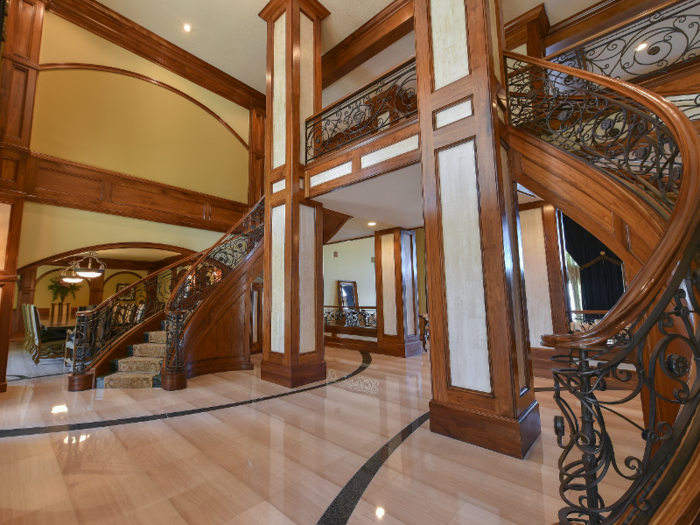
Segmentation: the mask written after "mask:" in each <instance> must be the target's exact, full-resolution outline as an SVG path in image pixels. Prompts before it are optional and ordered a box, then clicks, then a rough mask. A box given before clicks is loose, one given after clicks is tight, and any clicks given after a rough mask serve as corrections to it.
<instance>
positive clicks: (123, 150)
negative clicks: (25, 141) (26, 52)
mask: <svg viewBox="0 0 700 525" xmlns="http://www.w3.org/2000/svg"><path fill="white" fill-rule="evenodd" d="M31 149H32V150H33V151H37V152H39V153H44V154H46V155H51V156H53V157H58V158H60V159H66V160H71V161H74V162H78V163H81V164H87V165H88V166H94V167H97V168H103V169H106V170H111V171H116V172H118V173H124V174H126V175H132V176H134V177H140V178H143V179H146V180H151V181H155V182H160V183H163V184H169V185H172V186H176V187H179V188H185V189H188V190H192V191H197V192H200V193H206V194H208V195H214V196H216V197H222V198H225V199H231V200H236V201H239V202H246V203H247V202H248V160H249V159H248V150H247V149H246V148H245V146H243V144H241V142H240V141H239V140H238V139H236V137H234V135H233V134H232V133H231V132H230V131H228V130H227V129H226V128H225V127H224V126H222V125H221V123H220V122H218V121H217V120H215V119H213V118H212V117H211V115H209V114H208V113H206V112H205V111H203V110H202V109H201V108H200V107H198V106H197V105H195V104H193V103H192V102H190V101H188V100H186V99H184V98H182V97H180V96H179V95H176V94H175V93H172V92H170V91H168V90H165V89H162V88H160V87H158V86H156V85H154V84H151V83H149V82H143V81H141V80H138V79H135V78H131V77H126V76H122V75H115V74H112V73H105V72H100V71H82V70H81V71H74V70H53V71H44V72H41V73H39V80H38V84H37V90H36V99H35V104H34V119H33V122H32V138H31Z"/></svg>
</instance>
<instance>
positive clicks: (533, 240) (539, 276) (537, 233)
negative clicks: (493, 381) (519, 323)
mask: <svg viewBox="0 0 700 525" xmlns="http://www.w3.org/2000/svg"><path fill="white" fill-rule="evenodd" d="M520 232H521V233H520V234H521V236H522V242H523V263H522V264H523V272H524V273H525V297H526V298H527V317H528V326H529V328H530V345H531V346H542V336H543V335H544V334H552V333H554V328H552V305H551V303H550V302H549V275H548V274H547V252H546V250H545V246H544V224H543V222H542V209H541V208H536V209H534V210H527V211H521V212H520Z"/></svg>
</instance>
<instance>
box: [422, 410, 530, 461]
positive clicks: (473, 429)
mask: <svg viewBox="0 0 700 525" xmlns="http://www.w3.org/2000/svg"><path fill="white" fill-rule="evenodd" d="M430 430H431V431H432V432H435V433H437V434H442V435H443V436H447V437H451V438H453V439H458V440H460V441H464V442H465V443H471V444H472V445H476V446H478V447H482V448H486V449H489V450H493V451H495V452H499V453H501V454H506V455H507V456H511V457H514V458H518V459H523V458H524V457H525V456H527V453H528V452H529V451H530V449H531V448H532V446H533V445H534V444H535V442H536V441H537V438H538V437H539V436H540V434H541V433H542V426H541V423H540V409H539V404H538V403H537V401H533V403H532V405H530V407H529V408H528V409H527V410H526V411H525V412H524V413H523V415H522V416H521V417H520V418H519V419H510V418H505V417H500V416H494V415H491V414H484V413H481V412H472V411H469V410H465V409H462V408H459V407H456V406H454V405H443V404H441V403H438V402H436V401H434V400H433V401H431V402H430Z"/></svg>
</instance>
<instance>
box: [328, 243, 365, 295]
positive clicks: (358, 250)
mask: <svg viewBox="0 0 700 525" xmlns="http://www.w3.org/2000/svg"><path fill="white" fill-rule="evenodd" d="M333 252H338V257H333ZM373 257H374V237H369V238H367V239H358V240H355V241H347V242H339V243H335V244H326V245H325V246H324V247H323V283H324V284H323V286H324V293H323V304H324V305H328V306H339V305H340V301H339V300H338V281H355V282H356V283H357V298H358V301H359V302H360V306H376V305H377V287H376V283H375V266H374V263H373V262H372V258H373Z"/></svg>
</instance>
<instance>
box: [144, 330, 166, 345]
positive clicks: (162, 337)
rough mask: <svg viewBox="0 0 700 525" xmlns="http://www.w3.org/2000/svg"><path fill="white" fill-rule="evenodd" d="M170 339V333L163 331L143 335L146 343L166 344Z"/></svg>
mask: <svg viewBox="0 0 700 525" xmlns="http://www.w3.org/2000/svg"><path fill="white" fill-rule="evenodd" d="M167 337H168V332H166V331H165V330H161V331H158V332H146V333H145V334H143V342H144V343H165V342H166V339H167Z"/></svg>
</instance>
